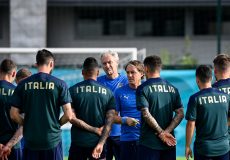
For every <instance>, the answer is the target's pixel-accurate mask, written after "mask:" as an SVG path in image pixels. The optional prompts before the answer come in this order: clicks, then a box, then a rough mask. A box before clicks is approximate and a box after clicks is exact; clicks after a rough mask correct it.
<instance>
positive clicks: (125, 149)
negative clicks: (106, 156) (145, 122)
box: [120, 141, 138, 160]
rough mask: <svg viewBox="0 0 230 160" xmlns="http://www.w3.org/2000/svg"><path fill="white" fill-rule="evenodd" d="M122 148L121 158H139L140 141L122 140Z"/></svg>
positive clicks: (124, 159) (127, 159) (132, 159)
mask: <svg viewBox="0 0 230 160" xmlns="http://www.w3.org/2000/svg"><path fill="white" fill-rule="evenodd" d="M120 150H121V154H120V159H121V160H129V159H131V160H137V150H138V141H121V142H120Z"/></svg>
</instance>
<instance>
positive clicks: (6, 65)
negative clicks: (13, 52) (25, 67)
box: [0, 59, 17, 74]
mask: <svg viewBox="0 0 230 160" xmlns="http://www.w3.org/2000/svg"><path fill="white" fill-rule="evenodd" d="M16 68H17V65H16V64H15V62H14V61H12V60H11V59H4V60H3V61H2V63H1V66H0V71H1V73H5V74H8V73H11V72H12V70H13V69H16Z"/></svg>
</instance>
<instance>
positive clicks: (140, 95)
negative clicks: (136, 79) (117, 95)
mask: <svg viewBox="0 0 230 160" xmlns="http://www.w3.org/2000/svg"><path fill="white" fill-rule="evenodd" d="M136 105H137V110H141V108H146V107H149V102H148V100H147V97H146V95H145V93H144V90H143V88H142V87H138V88H137V92H136Z"/></svg>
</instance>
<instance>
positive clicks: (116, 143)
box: [111, 136, 120, 160]
mask: <svg viewBox="0 0 230 160" xmlns="http://www.w3.org/2000/svg"><path fill="white" fill-rule="evenodd" d="M111 141H112V148H113V155H114V157H115V160H120V136H112V137H111Z"/></svg>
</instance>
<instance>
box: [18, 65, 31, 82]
mask: <svg viewBox="0 0 230 160" xmlns="http://www.w3.org/2000/svg"><path fill="white" fill-rule="evenodd" d="M31 75H32V73H31V72H30V70H29V69H28V68H21V69H20V70H18V72H17V74H16V81H20V80H21V79H24V78H26V77H29V76H31Z"/></svg>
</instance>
